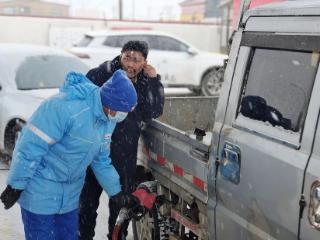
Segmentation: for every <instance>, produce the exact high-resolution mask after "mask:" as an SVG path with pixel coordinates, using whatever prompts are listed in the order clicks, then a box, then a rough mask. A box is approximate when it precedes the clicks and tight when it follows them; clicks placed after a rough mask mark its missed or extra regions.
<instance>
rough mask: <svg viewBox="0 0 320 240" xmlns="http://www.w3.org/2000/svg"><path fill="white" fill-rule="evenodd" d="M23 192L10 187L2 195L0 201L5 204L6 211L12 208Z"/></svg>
mask: <svg viewBox="0 0 320 240" xmlns="http://www.w3.org/2000/svg"><path fill="white" fill-rule="evenodd" d="M22 191H23V190H19V189H14V188H12V187H11V186H10V185H8V186H7V187H6V189H5V190H4V191H3V192H2V193H1V196H0V199H1V201H2V203H3V204H4V209H9V208H11V207H12V206H13V205H14V204H15V203H16V202H17V201H18V199H19V197H20V195H21V193H22Z"/></svg>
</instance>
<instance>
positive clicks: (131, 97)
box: [100, 70, 137, 112]
mask: <svg viewBox="0 0 320 240" xmlns="http://www.w3.org/2000/svg"><path fill="white" fill-rule="evenodd" d="M100 96H101V102H102V105H103V106H105V107H107V108H109V109H111V110H113V111H121V112H131V111H132V110H133V108H134V107H135V106H136V105H137V92H136V90H135V88H134V86H133V84H132V82H131V80H130V79H129V78H128V77H127V74H126V73H125V71H123V70H117V71H116V72H114V74H113V75H112V77H111V78H109V79H108V80H107V81H106V82H105V83H104V84H103V85H102V86H101V87H100Z"/></svg>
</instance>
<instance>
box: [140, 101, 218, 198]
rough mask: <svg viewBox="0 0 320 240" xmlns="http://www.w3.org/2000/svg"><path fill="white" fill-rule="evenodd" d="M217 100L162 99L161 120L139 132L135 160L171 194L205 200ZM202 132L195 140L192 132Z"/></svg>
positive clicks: (153, 122) (154, 121)
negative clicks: (203, 133)
mask: <svg viewBox="0 0 320 240" xmlns="http://www.w3.org/2000/svg"><path fill="white" fill-rule="evenodd" d="M217 101H218V98H217V97H179V98H178V97H172V98H166V102H165V108H164V113H163V116H162V117H161V118H160V119H158V120H153V121H151V122H150V123H147V124H146V125H145V126H144V128H143V131H142V138H141V141H140V142H141V144H140V147H141V151H139V153H141V152H142V153H143V154H140V155H139V159H140V160H141V161H142V162H143V164H145V165H147V166H148V168H150V169H152V173H153V174H154V175H155V176H156V178H157V180H158V181H160V182H161V184H162V185H164V186H166V187H167V188H169V189H173V188H175V192H179V193H181V194H186V192H188V195H191V196H192V197H196V198H197V199H199V200H201V201H203V202H205V201H206V199H207V174H208V166H207V165H208V159H209V151H210V143H211V133H210V132H208V131H211V130H212V128H213V123H214V114H213V113H214V112H215V109H216V105H217ZM196 127H197V128H201V129H204V130H206V133H207V135H206V136H205V137H204V139H203V140H201V141H199V140H196V137H195V135H194V134H193V132H194V129H195V128H196Z"/></svg>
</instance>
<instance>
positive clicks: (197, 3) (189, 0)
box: [179, 0, 206, 22]
mask: <svg viewBox="0 0 320 240" xmlns="http://www.w3.org/2000/svg"><path fill="white" fill-rule="evenodd" d="M179 5H180V7H181V15H180V20H181V21H183V22H202V20H203V19H204V16H205V7H206V0H185V1H183V2H181V3H180V4H179Z"/></svg>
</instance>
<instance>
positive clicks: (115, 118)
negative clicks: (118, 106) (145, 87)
mask: <svg viewBox="0 0 320 240" xmlns="http://www.w3.org/2000/svg"><path fill="white" fill-rule="evenodd" d="M127 115H128V113H127V112H119V111H117V112H116V114H115V115H114V116H111V115H110V114H108V118H109V120H110V121H115V122H122V121H123V120H124V119H125V118H126V117H127Z"/></svg>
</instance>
